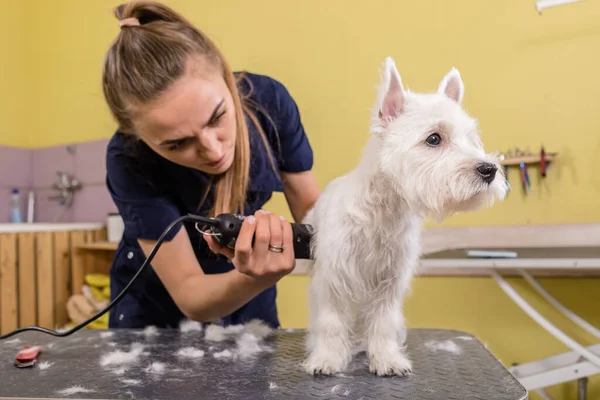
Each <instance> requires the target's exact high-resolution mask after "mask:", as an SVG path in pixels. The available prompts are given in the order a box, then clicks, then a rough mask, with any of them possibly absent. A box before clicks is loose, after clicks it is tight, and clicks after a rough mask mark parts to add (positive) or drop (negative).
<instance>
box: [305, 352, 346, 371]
mask: <svg viewBox="0 0 600 400" xmlns="http://www.w3.org/2000/svg"><path fill="white" fill-rule="evenodd" d="M347 365H348V360H347V359H346V358H345V357H343V356H342V355H340V354H336V353H333V352H330V351H327V352H319V353H318V354H316V353H313V354H311V355H310V356H309V357H308V358H307V359H306V361H305V362H304V365H303V366H304V370H305V371H306V372H308V373H309V374H311V375H334V374H338V373H340V372H342V371H343V370H344V369H346V366H347Z"/></svg>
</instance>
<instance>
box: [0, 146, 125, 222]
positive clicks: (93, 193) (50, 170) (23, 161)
mask: <svg viewBox="0 0 600 400" xmlns="http://www.w3.org/2000/svg"><path fill="white" fill-rule="evenodd" d="M107 143H108V139H103V140H96V141H92V142H84V143H78V144H74V145H69V146H66V145H65V146H54V147H47V148H42V149H32V150H27V149H16V148H10V147H0V223H2V222H8V221H9V204H10V191H11V189H12V188H13V187H19V188H21V189H22V198H23V211H24V212H25V213H26V211H27V207H26V204H25V203H26V199H27V193H28V191H29V190H33V191H34V192H35V197H36V207H35V214H34V222H106V216H107V214H108V213H110V212H116V207H115V205H114V204H113V202H112V199H111V198H110V195H109V193H108V190H107V189H106V184H105V176H106V166H105V154H106V145H107ZM57 171H64V172H67V173H69V174H70V175H72V176H73V177H74V178H75V179H77V180H78V181H79V182H81V184H82V188H81V190H79V191H77V192H76V193H75V198H74V201H73V204H72V206H71V207H70V208H69V209H65V208H64V207H62V206H60V204H59V203H58V201H56V200H51V199H50V198H49V197H50V196H54V195H57V194H58V191H56V190H55V189H53V188H52V184H54V183H57V182H58V175H57Z"/></svg>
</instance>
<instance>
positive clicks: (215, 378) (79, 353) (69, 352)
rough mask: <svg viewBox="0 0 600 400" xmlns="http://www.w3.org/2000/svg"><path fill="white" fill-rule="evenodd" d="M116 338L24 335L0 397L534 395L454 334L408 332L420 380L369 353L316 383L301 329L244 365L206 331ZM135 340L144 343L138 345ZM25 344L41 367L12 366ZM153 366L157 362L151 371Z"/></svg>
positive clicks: (281, 335)
mask: <svg viewBox="0 0 600 400" xmlns="http://www.w3.org/2000/svg"><path fill="white" fill-rule="evenodd" d="M111 332H112V333H107V332H104V331H100V330H81V331H78V332H76V333H75V334H73V335H72V336H69V337H65V338H57V337H52V336H49V335H45V334H42V333H38V332H26V333H24V334H21V335H18V336H14V337H13V338H11V339H8V340H5V341H2V342H0V360H1V363H0V398H2V399H25V398H27V399H41V398H44V399H57V398H71V399H73V398H77V399H131V398H136V399H181V400H185V399H220V398H222V399H228V400H231V399H338V398H344V399H365V400H366V399H411V400H420V399H429V400H433V399H435V400H451V399H460V400H468V399H481V400H521V399H527V398H528V397H527V391H526V390H525V389H524V388H523V386H522V385H521V384H520V383H519V382H518V381H517V380H516V379H515V378H514V377H513V376H512V375H511V374H510V373H509V372H508V371H507V369H506V368H504V367H503V366H502V364H501V363H500V362H499V361H498V360H497V359H496V358H495V357H494V356H493V355H492V354H491V353H490V352H489V351H488V350H487V349H486V347H485V346H484V345H483V344H482V343H481V342H480V341H479V340H477V339H476V338H475V337H473V336H471V335H468V334H465V333H463V332H459V331H453V330H437V329H409V331H408V338H407V346H408V347H407V348H408V353H409V357H410V358H411V360H412V362H413V373H412V375H410V376H408V377H377V376H375V375H373V374H370V373H369V371H368V365H367V358H366V356H365V354H364V353H361V354H359V355H357V356H355V358H354V360H353V362H352V364H351V365H350V367H349V368H348V370H347V371H346V372H344V373H343V374H340V375H339V376H310V375H308V374H306V373H305V372H304V371H303V370H302V368H301V366H300V364H301V363H302V361H303V360H304V338H305V332H304V331H302V330H297V331H290V330H287V331H286V330H278V331H276V332H275V333H274V334H272V335H271V336H269V337H267V338H265V339H263V340H262V341H261V342H259V343H260V344H261V345H262V346H264V348H263V351H260V352H259V353H257V354H254V356H252V357H250V358H247V359H243V358H240V357H237V358H235V357H233V358H231V357H223V355H224V354H225V353H221V352H222V351H224V350H232V351H235V349H236V344H235V338H228V339H227V340H224V341H221V342H209V341H206V340H205V339H204V333H203V332H198V331H189V332H181V331H179V330H158V334H157V335H150V336H148V335H143V334H141V333H142V332H141V331H129V330H122V331H111ZM109 335H112V336H109ZM15 338H18V341H17V339H15ZM134 343H138V345H133V347H132V344H134ZM139 344H141V346H140V345H139ZM24 345H28V346H32V345H41V346H42V350H41V353H40V355H39V357H38V362H37V363H36V365H34V366H33V367H31V368H17V367H16V366H14V365H13V361H14V359H15V356H16V354H17V352H18V350H19V349H20V348H21V347H22V346H24ZM136 346H139V347H136ZM187 347H194V348H196V349H197V350H202V351H204V355H203V356H202V357H200V358H195V359H194V358H181V357H179V356H178V355H177V352H178V351H179V350H180V349H182V348H187ZM132 348H134V349H136V350H137V351H138V357H139V358H138V360H137V361H134V362H132V363H129V364H124V365H123V366H119V365H107V364H106V361H107V359H106V358H103V357H105V356H106V355H107V353H110V352H114V351H115V350H121V351H130V350H131V349H132ZM186 351H188V354H192V353H190V350H189V349H188V350H186ZM234 354H235V353H234ZM219 356H221V357H219ZM152 363H158V364H154V368H153V367H152V366H151V365H152ZM160 363H162V364H160ZM161 366H162V367H164V369H162V368H159V367H161ZM44 367H47V368H44Z"/></svg>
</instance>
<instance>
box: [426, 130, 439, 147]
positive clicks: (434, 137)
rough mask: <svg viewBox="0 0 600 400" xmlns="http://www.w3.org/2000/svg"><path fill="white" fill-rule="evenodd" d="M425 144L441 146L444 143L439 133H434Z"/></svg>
mask: <svg viewBox="0 0 600 400" xmlns="http://www.w3.org/2000/svg"><path fill="white" fill-rule="evenodd" d="M425 143H427V144H428V145H429V146H439V145H440V144H441V143H442V138H441V136H440V135H439V134H438V133H432V134H431V135H429V136H428V137H427V139H425Z"/></svg>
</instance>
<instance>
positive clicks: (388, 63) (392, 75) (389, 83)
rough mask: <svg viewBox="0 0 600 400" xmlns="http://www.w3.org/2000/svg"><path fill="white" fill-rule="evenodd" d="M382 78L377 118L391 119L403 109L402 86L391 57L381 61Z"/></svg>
mask: <svg viewBox="0 0 600 400" xmlns="http://www.w3.org/2000/svg"><path fill="white" fill-rule="evenodd" d="M383 68H384V69H383V79H382V82H381V87H380V91H381V92H380V93H381V96H380V104H379V118H380V119H383V120H387V119H393V118H396V117H398V116H400V114H402V112H403V111H404V101H405V96H404V87H403V86H402V79H401V78H400V74H399V73H398V70H397V69H396V63H394V60H393V59H392V58H391V57H388V58H386V59H385V61H384V63H383Z"/></svg>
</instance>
